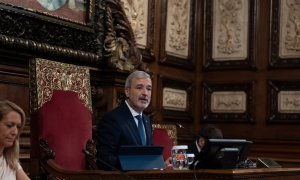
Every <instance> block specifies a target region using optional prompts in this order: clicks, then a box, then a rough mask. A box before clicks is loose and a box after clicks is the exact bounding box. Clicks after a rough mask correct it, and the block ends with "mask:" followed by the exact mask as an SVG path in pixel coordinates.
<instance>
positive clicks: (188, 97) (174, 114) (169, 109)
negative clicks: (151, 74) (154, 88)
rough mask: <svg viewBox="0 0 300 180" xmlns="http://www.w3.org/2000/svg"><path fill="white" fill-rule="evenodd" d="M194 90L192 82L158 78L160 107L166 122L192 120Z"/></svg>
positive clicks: (160, 76) (161, 76)
mask: <svg viewBox="0 0 300 180" xmlns="http://www.w3.org/2000/svg"><path fill="white" fill-rule="evenodd" d="M192 89H193V88H192V83H191V82H188V81H185V80H179V79H174V78H170V77H166V76H163V75H159V76H158V97H160V98H159V99H158V103H159V104H158V107H159V109H160V111H161V113H162V116H163V119H164V120H170V121H178V120H181V121H182V120H183V121H191V120H192V111H193V107H192V104H193V103H192V101H193V98H192V93H193V91H192Z"/></svg>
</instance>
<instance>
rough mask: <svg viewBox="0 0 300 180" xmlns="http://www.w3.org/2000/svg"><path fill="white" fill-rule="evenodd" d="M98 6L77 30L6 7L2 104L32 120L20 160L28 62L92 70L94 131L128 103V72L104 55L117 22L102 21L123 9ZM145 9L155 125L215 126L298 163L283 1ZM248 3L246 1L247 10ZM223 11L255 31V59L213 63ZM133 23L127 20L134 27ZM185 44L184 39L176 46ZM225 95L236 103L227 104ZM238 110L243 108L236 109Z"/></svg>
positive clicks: (251, 42)
mask: <svg viewBox="0 0 300 180" xmlns="http://www.w3.org/2000/svg"><path fill="white" fill-rule="evenodd" d="M122 1H123V2H125V6H126V8H124V13H127V12H133V11H132V9H130V5H128V4H126V2H127V3H128V2H129V1H126V0H122ZM91 2H93V3H94V6H93V7H94V9H90V10H89V12H90V11H91V13H92V14H94V16H93V18H91V19H89V20H88V21H87V22H86V23H84V24H78V23H76V22H75V23H74V22H72V21H68V20H65V19H60V18H57V17H54V18H53V17H52V16H48V15H45V14H39V13H38V14H35V13H33V12H31V11H27V10H26V9H22V8H16V7H15V6H10V5H9V6H7V5H6V4H5V3H2V1H1V0H0V6H1V9H0V12H1V13H0V24H1V28H0V49H1V55H0V91H1V93H0V98H1V99H4V98H7V99H10V100H12V101H15V102H17V103H19V104H20V106H21V107H22V108H24V109H25V112H26V114H27V115H28V116H27V117H28V121H27V126H26V129H25V133H24V135H23V136H22V144H21V148H22V149H21V152H22V154H23V155H24V156H25V157H24V158H25V159H26V158H27V160H28V153H29V150H30V142H29V133H30V132H29V126H30V119H29V113H30V112H29V109H30V104H29V78H28V77H29V76H28V60H29V59H30V58H34V57H43V58H48V59H52V60H57V61H63V62H67V63H73V64H77V65H86V66H89V67H91V81H92V82H91V84H92V96H93V97H92V98H93V112H94V114H93V123H94V124H97V122H98V121H99V120H100V119H101V116H102V115H103V114H104V113H105V112H107V111H108V110H110V109H111V108H113V107H115V106H116V105H117V104H118V101H119V100H120V99H122V96H123V84H124V79H125V77H126V75H127V74H128V71H122V70H120V69H119V70H117V69H116V68H111V66H110V64H109V62H108V61H106V60H108V59H109V58H110V57H111V56H110V54H108V53H107V52H105V53H104V52H103V51H104V49H103V46H104V45H103V44H102V43H103V42H104V41H105V37H109V36H108V35H107V34H106V33H107V32H109V30H110V29H109V28H110V26H109V24H106V25H105V23H103V18H104V17H106V16H105V13H104V12H107V11H106V10H107V9H105V8H104V7H107V5H109V7H111V8H115V9H119V8H120V4H119V1H117V0H116V1H104V0H95V1H91ZM130 2H131V1H130ZM136 2H137V3H140V2H141V1H140V0H136ZM147 2H148V3H146V5H147V6H146V8H145V7H144V8H143V10H144V11H145V10H147V13H148V15H147V17H146V21H144V20H143V19H142V20H141V22H138V21H137V22H136V23H140V24H138V25H141V24H142V23H145V22H146V23H147V28H146V29H147V34H146V35H145V36H144V37H143V38H141V39H142V40H141V41H140V39H138V38H137V37H135V40H134V41H133V42H131V43H133V44H134V43H135V41H136V43H137V44H138V47H139V49H140V51H141V53H142V55H143V57H144V60H145V61H146V62H147V67H141V65H138V64H136V67H139V68H145V69H147V68H148V69H149V70H150V71H151V73H152V80H153V95H152V102H151V105H150V107H149V108H148V109H147V113H148V114H150V115H151V117H152V119H153V120H154V122H155V123H171V124H172V123H180V124H182V125H183V126H185V127H186V128H188V129H191V130H192V131H194V132H198V131H199V129H200V128H201V126H202V125H203V124H207V123H213V124H216V125H217V126H218V127H219V128H220V129H221V130H222V131H223V134H224V136H225V137H227V138H247V139H249V140H252V141H253V142H254V144H253V151H252V152H251V153H252V155H253V156H265V157H274V158H281V159H294V161H297V160H298V161H300V153H299V152H298V151H297V149H299V148H300V145H299V139H300V131H299V130H298V129H299V126H300V121H299V118H298V117H299V112H298V109H297V103H296V105H295V106H294V109H293V110H294V112H292V113H290V112H289V113H285V112H284V111H280V110H278V109H277V106H276V105H278V101H277V100H276V99H277V97H278V94H280V95H281V93H280V91H284V92H285V93H286V92H288V93H294V94H292V96H286V95H285V96H283V97H292V98H293V100H295V101H293V102H294V104H295V102H296V101H297V98H298V96H297V95H298V91H299V89H300V88H299V87H300V86H299V85H297V84H298V82H300V73H299V67H300V66H299V58H300V57H299V56H300V55H299V51H295V52H294V53H292V55H290V54H287V55H284V56H280V54H278V53H277V52H278V48H279V46H278V42H279V41H280V34H278V32H280V31H279V30H280V16H279V15H280V10H281V9H280V8H281V1H280V0H264V1H259V0H248V1H238V0H235V1H229V0H219V1H218V3H219V4H217V6H216V5H215V3H216V2H217V0H212V1H210V0H206V1H205V0H184V1H171V0H148V1H147ZM106 3H108V4H106ZM109 3H110V4H109ZM226 3H227V4H226ZM230 3H232V4H230ZM243 3H247V4H246V6H245V4H243ZM292 5H294V6H288V5H286V6H284V7H285V8H286V7H290V8H291V7H293V8H294V10H295V9H296V10H297V6H296V5H295V4H292ZM220 7H222V8H221V10H222V11H221V10H220ZM218 8H219V9H218ZM231 8H232V9H231ZM246 9H247V10H246ZM174 11H176V12H178V14H180V13H181V14H180V15H181V18H183V19H177V18H178V17H177V16H176V15H177V14H176V13H174ZM215 11H219V12H215ZM114 12H115V11H114ZM145 12H146V11H145ZM295 12H296V11H295ZM137 13H140V12H137ZM222 13H225V14H226V13H229V14H230V13H233V14H234V13H237V14H238V15H239V16H238V17H247V18H248V19H247V21H246V22H248V23H244V21H245V19H243V20H240V19H234V20H235V21H234V22H239V21H242V22H243V23H241V25H243V26H246V28H243V30H245V29H246V30H247V33H246V35H244V36H243V37H244V38H245V37H246V38H248V39H247V41H243V42H244V43H247V46H246V48H245V49H244V51H246V52H247V53H245V54H242V55H239V56H230V55H229V56H228V54H227V55H226V56H225V55H224V54H223V55H222V54H220V53H219V54H218V53H217V54H216V53H215V55H214V56H213V47H217V45H214V43H216V42H218V41H215V39H216V38H217V37H223V38H224V37H227V36H224V35H223V36H222V34H220V33H215V34H217V35H218V36H214V35H215V34H214V33H213V32H214V31H216V30H214V26H216V25H215V24H214V23H215V21H214V20H216V19H214V17H216V16H218V15H220V14H222ZM106 15H107V14H106ZM113 15H114V17H111V18H112V19H113V18H116V17H118V16H117V15H118V13H115V14H113ZM231 15H232V14H231ZM242 15H246V16H242ZM134 17H135V16H134ZM134 17H128V18H127V19H126V18H125V19H123V20H124V21H125V22H126V21H131V20H132V18H134ZM224 17H225V16H224ZM229 17H230V16H229ZM284 17H285V16H284ZM295 17H296V16H295ZM227 20H228V19H227ZM229 20H230V18H229ZM231 20H232V19H231ZM225 21H226V19H222V18H221V19H217V22H225ZM299 21H300V20H299V19H297V18H296V19H294V20H293V21H291V20H287V22H289V23H290V24H289V26H292V25H293V22H298V23H299ZM121 22H123V21H121ZM183 22H184V23H183ZM135 25H137V24H135ZM144 25H145V24H144ZM173 25H178V27H177V28H179V29H177V30H178V33H179V34H177V35H175V34H174V32H172V29H174V28H175V26H173ZM180 25H184V27H185V28H187V27H188V31H186V29H185V28H183V29H180V27H181V26H180ZM223 25H224V24H223ZM235 25H236V24H229V27H232V26H233V27H232V28H233V29H234V28H237V26H235ZM137 27H138V26H137ZM217 27H219V26H217ZM223 28H225V26H224V27H223ZM227 28H228V27H227ZM237 29H238V28H237ZM136 30H137V29H136V28H133V31H132V32H127V33H128V34H126V35H124V34H123V36H122V37H123V38H125V39H126V37H127V35H128V36H132V33H136ZM143 30H145V29H143ZM224 30H225V29H224ZM224 32H226V31H224ZM284 32H287V30H285V31H284ZM292 32H293V31H292ZM139 33H141V32H139ZM141 34H143V33H141ZM228 35H229V36H228V37H230V34H228ZM231 35H232V34H231ZM292 35H293V33H292ZM281 36H282V35H281ZM174 37H175V39H174ZM180 38H182V39H181V41H175V40H177V39H178V40H179V39H180ZM214 38H215V39H214ZM173 40H174V41H173ZM230 40H232V39H230ZM295 40H296V39H295ZM166 41H168V42H166ZM170 41H171V42H170ZM219 42H221V41H219ZM229 42H230V41H229ZM225 44H226V43H225ZM106 45H107V44H106ZM176 48H177V49H176ZM214 51H215V50H214ZM228 52H230V51H227V53H228ZM104 54H105V55H106V56H105V57H104V56H103V55H104ZM229 54H230V53H229ZM245 57H246V58H245ZM110 60H113V59H110ZM288 82H291V83H292V84H293V85H294V86H291V85H290V83H288ZM224 94H225V95H226V96H225V97H230V98H227V99H230V100H226V98H224V97H223V96H224ZM173 95H176V96H173ZM205 95H207V96H205ZM208 96H209V97H208ZM174 97H176V98H177V99H176V98H174ZM212 97H213V98H212ZM218 97H221V99H220V100H221V101H222V103H220V104H219V105H220V106H218V107H217V106H214V107H215V108H213V109H211V106H210V105H211V104H214V103H215V102H216V101H215V102H212V99H218ZM222 97H223V98H222ZM232 99H233V100H232ZM173 102H176V103H173ZM222 104H223V106H222ZM235 104H238V106H237V107H233V106H234V105H235ZM214 105H218V103H215V104H214ZM224 105H229V106H231V107H230V108H227V107H225V106H224ZM273 117H275V118H273ZM191 141H192V135H191V134H190V133H189V132H188V131H186V130H184V129H178V143H179V144H185V143H189V142H191ZM278 142H279V145H278Z"/></svg>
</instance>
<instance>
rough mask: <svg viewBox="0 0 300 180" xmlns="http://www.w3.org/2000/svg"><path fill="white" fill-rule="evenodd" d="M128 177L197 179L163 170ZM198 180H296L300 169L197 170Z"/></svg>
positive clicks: (114, 178)
mask: <svg viewBox="0 0 300 180" xmlns="http://www.w3.org/2000/svg"><path fill="white" fill-rule="evenodd" d="M126 175H128V176H130V177H132V178H133V179H136V180H142V179H147V180H157V179H171V180H189V179H195V176H194V173H193V171H191V170H180V171H179V170H178V171H175V170H163V171H159V170H158V171H132V172H127V173H126ZM126 175H121V174H119V173H117V172H103V174H102V178H103V179H110V180H117V179H130V178H127V177H126ZM196 176H197V179H199V180H207V179H222V180H224V179H264V180H265V179H271V180H277V179H284V180H289V179H291V180H295V179H299V178H300V168H255V169H225V170H211V169H209V170H208V169H207V170H197V171H196Z"/></svg>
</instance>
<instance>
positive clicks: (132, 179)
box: [82, 149, 136, 180]
mask: <svg viewBox="0 0 300 180" xmlns="http://www.w3.org/2000/svg"><path fill="white" fill-rule="evenodd" d="M82 152H83V153H84V154H85V155H87V156H91V153H90V152H89V151H88V150H86V149H82ZM98 160H99V161H101V163H103V164H104V165H105V166H107V167H109V168H111V169H112V170H115V171H117V172H119V173H120V174H122V175H124V176H126V177H127V178H128V179H130V180H136V179H135V178H133V177H131V176H129V175H128V174H126V173H125V172H124V171H121V170H120V169H118V168H116V167H114V166H112V165H110V164H109V163H107V162H106V161H104V160H102V159H98Z"/></svg>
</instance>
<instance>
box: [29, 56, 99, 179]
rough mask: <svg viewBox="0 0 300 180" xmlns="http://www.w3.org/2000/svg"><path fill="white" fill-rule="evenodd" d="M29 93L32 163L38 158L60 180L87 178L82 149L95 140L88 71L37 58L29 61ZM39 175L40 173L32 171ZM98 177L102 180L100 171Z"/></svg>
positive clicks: (47, 170)
mask: <svg viewBox="0 0 300 180" xmlns="http://www.w3.org/2000/svg"><path fill="white" fill-rule="evenodd" d="M30 93H31V94H30V95H31V96H30V98H31V108H32V109H31V110H32V115H33V116H32V120H31V158H32V160H33V161H34V160H35V159H38V163H40V165H41V166H42V167H43V168H42V169H43V170H45V171H46V172H45V173H46V174H51V176H54V177H57V178H65V179H73V178H75V177H72V178H71V176H70V174H71V175H74V174H77V175H76V176H78V177H81V176H80V175H82V177H81V178H83V177H85V176H84V172H82V170H86V169H87V164H86V161H87V159H86V157H85V154H84V153H83V150H85V149H86V145H87V142H91V139H92V114H91V91H90V77H89V69H88V68H85V67H80V66H75V65H70V64H64V63H58V62H54V61H49V60H45V59H34V60H32V61H31V62H30ZM93 167H94V168H95V166H93ZM78 171H80V172H81V173H78ZM37 173H38V174H40V173H41V171H39V172H33V174H35V175H37ZM90 173H91V172H89V175H88V176H90V177H92V174H90ZM79 174H80V175H79ZM95 175H96V176H95V177H97V176H98V179H99V172H97V173H95ZM47 176H48V175H47ZM48 177H49V176H48ZM78 177H76V178H78ZM90 179H92V178H90ZM95 179H97V178H95Z"/></svg>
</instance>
